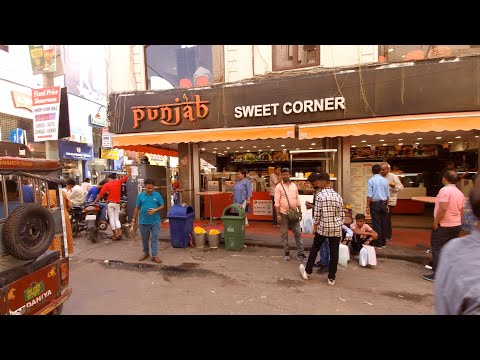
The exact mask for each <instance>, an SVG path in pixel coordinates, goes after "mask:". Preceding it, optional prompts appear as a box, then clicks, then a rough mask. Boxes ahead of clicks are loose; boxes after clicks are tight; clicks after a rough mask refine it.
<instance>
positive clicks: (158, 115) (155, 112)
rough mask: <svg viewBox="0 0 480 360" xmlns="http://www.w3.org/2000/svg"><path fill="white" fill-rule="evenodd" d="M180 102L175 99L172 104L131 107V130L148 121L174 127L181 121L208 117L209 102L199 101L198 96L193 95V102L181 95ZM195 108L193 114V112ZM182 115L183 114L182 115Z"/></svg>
mask: <svg viewBox="0 0 480 360" xmlns="http://www.w3.org/2000/svg"><path fill="white" fill-rule="evenodd" d="M183 99H184V100H185V101H183V102H182V101H181V100H180V99H179V98H178V97H177V98H175V103H173V104H161V105H155V106H132V108H131V109H132V111H133V128H134V129H136V128H138V127H139V126H140V122H141V121H143V120H145V119H148V120H150V121H155V120H159V119H160V122H161V123H162V124H164V125H169V126H175V125H178V124H180V122H181V121H182V119H185V120H190V121H191V122H193V121H195V120H196V118H199V119H204V118H205V117H207V115H208V106H207V105H205V104H209V103H210V101H201V100H200V95H195V101H189V99H188V97H187V95H185V94H183ZM194 108H195V112H194V111H193V110H194ZM182 113H183V114H182Z"/></svg>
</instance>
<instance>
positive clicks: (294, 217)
mask: <svg viewBox="0 0 480 360" xmlns="http://www.w3.org/2000/svg"><path fill="white" fill-rule="evenodd" d="M280 185H282V188H283V191H284V192H285V197H286V198H287V203H288V213H287V216H288V219H289V220H290V221H294V222H296V221H300V220H301V219H302V213H301V212H300V211H298V210H294V209H292V208H291V206H290V200H288V195H287V190H285V187H284V186H283V184H282V183H281V184H280Z"/></svg>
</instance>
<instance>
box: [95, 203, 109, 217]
mask: <svg viewBox="0 0 480 360" xmlns="http://www.w3.org/2000/svg"><path fill="white" fill-rule="evenodd" d="M97 204H98V206H99V207H100V209H101V210H100V221H107V210H108V207H107V204H103V203H101V202H97Z"/></svg>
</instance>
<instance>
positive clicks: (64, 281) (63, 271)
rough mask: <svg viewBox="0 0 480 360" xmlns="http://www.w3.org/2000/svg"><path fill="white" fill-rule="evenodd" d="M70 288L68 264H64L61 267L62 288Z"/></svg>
mask: <svg viewBox="0 0 480 360" xmlns="http://www.w3.org/2000/svg"><path fill="white" fill-rule="evenodd" d="M67 286H68V263H67V262H64V263H63V264H62V265H60V287H61V289H62V290H63V289H65V288H66V287H67Z"/></svg>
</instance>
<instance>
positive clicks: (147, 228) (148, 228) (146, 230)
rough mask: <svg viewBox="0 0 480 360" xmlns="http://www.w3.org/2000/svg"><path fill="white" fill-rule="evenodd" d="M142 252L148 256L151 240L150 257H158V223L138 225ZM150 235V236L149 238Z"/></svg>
mask: <svg viewBox="0 0 480 360" xmlns="http://www.w3.org/2000/svg"><path fill="white" fill-rule="evenodd" d="M140 234H141V235H142V243H143V252H144V253H145V254H150V239H151V240H152V256H157V255H158V238H159V237H160V223H154V224H140ZM150 234H151V235H152V236H150Z"/></svg>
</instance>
